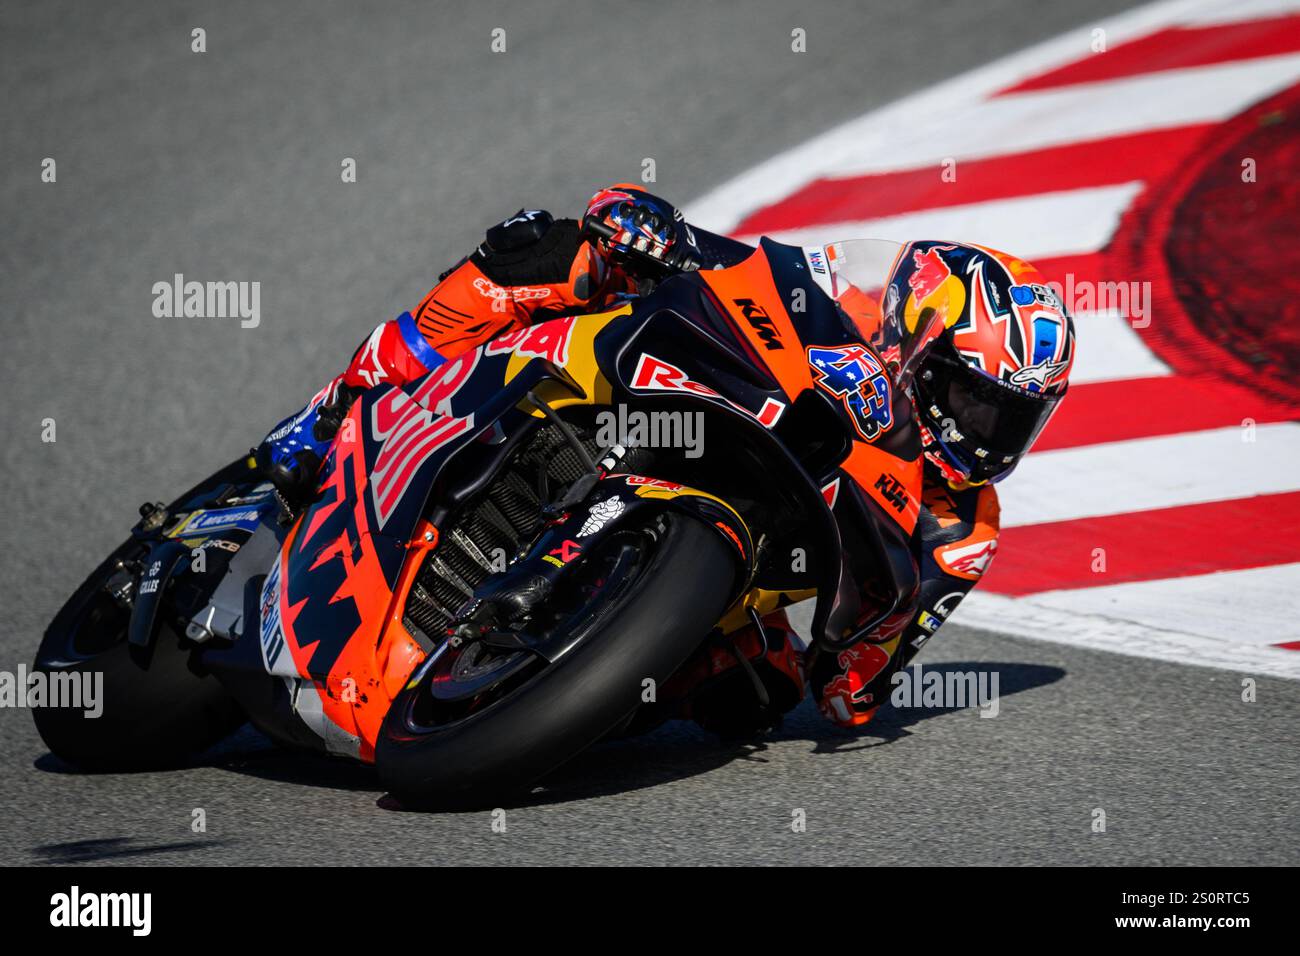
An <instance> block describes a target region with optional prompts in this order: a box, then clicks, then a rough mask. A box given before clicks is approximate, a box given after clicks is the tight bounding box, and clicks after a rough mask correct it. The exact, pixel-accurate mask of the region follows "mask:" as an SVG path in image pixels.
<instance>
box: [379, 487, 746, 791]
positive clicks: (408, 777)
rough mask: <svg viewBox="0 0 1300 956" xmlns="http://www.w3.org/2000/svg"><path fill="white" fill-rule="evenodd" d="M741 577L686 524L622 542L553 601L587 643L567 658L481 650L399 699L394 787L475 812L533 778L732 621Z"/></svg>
mask: <svg viewBox="0 0 1300 956" xmlns="http://www.w3.org/2000/svg"><path fill="white" fill-rule="evenodd" d="M735 573H736V572H735V561H734V559H733V557H732V555H731V554H730V553H728V550H727V546H726V545H725V544H724V543H723V541H722V539H721V537H720V536H719V535H718V534H717V532H715V531H714V530H713V529H711V528H709V527H707V526H706V525H705V524H704V523H702V522H701V521H699V520H697V519H695V518H692V517H689V516H687V515H683V514H678V513H673V512H669V513H665V514H664V515H662V516H661V518H660V519H659V521H658V523H657V524H656V525H652V526H648V527H639V528H633V529H631V530H624V531H620V532H619V533H617V534H615V535H612V536H610V537H609V538H608V539H606V540H604V541H602V542H601V545H600V546H599V548H598V549H596V551H595V552H594V553H592V554H588V555H586V556H584V558H583V565H582V566H581V567H580V568H577V569H575V571H574V572H573V574H572V575H569V576H566V577H567V583H566V586H565V588H564V591H563V593H561V594H557V595H555V596H553V598H552V599H549V600H548V604H547V614H548V618H547V621H546V630H547V631H548V633H549V634H550V635H551V636H555V635H567V636H570V637H572V638H574V639H576V644H575V645H574V646H573V647H572V649H571V650H569V651H568V652H567V653H566V654H565V655H564V656H562V657H561V658H560V659H559V660H558V661H556V662H555V663H553V664H548V663H546V662H545V661H543V660H541V659H540V658H538V657H537V656H535V655H533V654H532V653H530V652H528V651H520V650H511V649H509V648H503V647H500V646H499V645H497V646H489V645H485V644H484V643H482V642H480V641H470V642H467V643H465V644H464V645H462V646H460V647H446V648H445V649H442V651H441V653H440V654H438V657H437V659H436V660H434V661H433V662H432V663H431V664H429V665H428V666H426V667H425V668H424V670H423V672H419V678H418V680H416V681H414V682H413V683H412V685H411V686H408V687H407V688H406V689H405V690H403V691H402V693H401V694H399V695H398V697H397V699H396V700H395V701H394V702H393V706H392V708H391V709H390V710H389V712H388V716H387V717H386V718H385V720H384V725H383V728H382V730H381V731H380V736H379V741H378V744H377V747H376V765H377V766H378V769H379V772H380V775H381V777H382V779H383V781H384V783H385V785H386V786H387V787H388V788H389V789H390V790H391V791H392V792H393V794H394V795H395V796H397V797H398V799H400V800H402V801H403V802H405V803H408V804H430V803H438V804H462V803H475V802H479V801H483V800H487V799H492V798H495V797H499V796H501V795H502V793H503V792H509V791H511V790H517V789H519V788H522V787H524V786H526V785H528V784H530V783H533V782H534V781H536V780H537V779H538V778H539V777H541V776H542V775H543V774H545V773H547V772H549V771H550V770H553V769H554V768H555V767H556V766H558V765H559V764H561V763H563V762H564V761H566V760H568V759H569V758H571V757H573V756H575V755H576V754H578V753H579V752H580V751H582V750H583V749H585V748H586V747H587V746H589V745H590V744H592V743H594V742H595V741H597V740H598V739H600V738H601V737H602V736H604V735H605V734H606V733H607V732H608V731H609V730H610V729H611V728H613V727H615V726H617V725H619V724H620V723H621V722H622V721H624V720H625V719H626V718H627V717H628V716H629V715H630V714H631V713H632V712H633V711H634V710H635V709H636V708H637V707H638V706H639V704H640V703H641V701H642V694H643V692H644V690H645V688H646V687H647V686H648V685H647V684H646V681H647V680H652V681H654V682H655V685H656V686H657V685H658V684H660V683H662V682H663V681H664V680H666V679H667V678H668V677H669V676H670V675H671V674H672V673H673V671H674V670H676V668H677V667H678V666H679V665H680V664H681V663H682V661H683V660H685V658H686V657H687V656H688V655H689V654H690V653H691V652H692V651H693V650H695V648H696V647H698V646H699V644H700V643H701V641H703V640H704V638H705V637H706V636H707V635H708V633H709V631H710V630H712V628H713V626H714V625H715V624H716V623H717V621H718V619H719V618H720V617H721V615H722V612H723V611H724V610H725V604H726V601H727V598H728V595H729V593H730V591H731V588H732V585H733V583H734V575H735ZM435 653H437V652H435Z"/></svg>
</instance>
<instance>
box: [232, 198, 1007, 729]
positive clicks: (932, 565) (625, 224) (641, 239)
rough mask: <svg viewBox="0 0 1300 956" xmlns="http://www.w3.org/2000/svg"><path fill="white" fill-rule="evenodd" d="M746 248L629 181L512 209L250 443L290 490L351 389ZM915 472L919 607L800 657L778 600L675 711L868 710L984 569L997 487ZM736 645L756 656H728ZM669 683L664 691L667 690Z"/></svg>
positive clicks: (701, 671) (303, 478) (407, 373)
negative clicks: (581, 197)
mask: <svg viewBox="0 0 1300 956" xmlns="http://www.w3.org/2000/svg"><path fill="white" fill-rule="evenodd" d="M590 236H595V237H596V238H592V239H589V238H588V237H590ZM631 249H634V250H636V251H638V252H641V253H643V254H648V255H649V256H650V257H652V259H654V260H658V261H659V262H660V263H662V268H661V269H658V270H656V269H655V268H653V263H652V265H651V267H650V268H649V269H647V268H646V266H645V255H643V256H641V257H639V258H637V259H636V261H635V262H634V261H633V257H631V256H629V255H628V251H629V250H631ZM752 252H753V249H752V247H750V246H747V245H745V244H743V243H740V242H736V241H734V240H731V239H728V238H725V237H722V236H716V235H713V234H710V233H707V232H705V231H703V230H699V229H695V228H693V227H691V226H689V225H688V224H686V223H685V222H684V221H683V220H682V218H681V214H680V213H678V212H677V211H676V210H675V209H674V208H673V207H672V206H671V205H669V204H668V203H666V202H664V201H663V200H661V199H659V198H657V197H655V196H652V195H650V194H648V193H645V192H644V191H642V190H640V189H638V188H637V187H634V186H630V185H626V184H620V185H617V186H613V187H610V188H608V189H603V190H601V191H600V192H598V193H597V194H596V195H595V197H593V199H592V201H591V203H589V205H588V207H587V210H586V212H585V213H584V216H583V219H582V221H578V220H574V219H556V218H554V217H552V216H551V214H550V213H548V212H546V211H544V210H520V211H519V212H518V213H516V214H515V215H514V216H512V217H510V218H509V219H506V220H504V221H503V222H501V223H498V224H497V225H495V226H493V227H492V228H490V229H489V230H488V231H487V233H486V235H485V237H484V240H483V242H482V243H481V244H480V245H479V246H478V247H477V248H476V249H475V250H474V251H473V252H472V253H471V254H470V255H469V256H466V257H465V258H464V259H462V260H461V261H460V262H458V263H457V264H456V265H454V266H453V267H452V268H451V269H449V270H447V271H446V272H444V273H443V274H442V275H441V276H439V278H438V282H437V284H435V285H434V287H433V288H432V289H431V290H430V291H429V292H428V293H427V294H426V295H425V296H424V298H423V299H422V300H421V301H420V303H419V305H418V306H417V307H416V308H415V309H414V310H413V311H411V312H403V313H402V314H401V315H399V316H398V317H397V318H395V319H392V320H390V321H387V322H384V323H382V324H380V325H379V326H377V327H376V328H375V329H374V331H373V332H371V334H370V336H369V337H368V338H367V339H366V340H365V341H364V342H363V343H362V344H361V345H360V347H359V348H358V349H357V350H356V352H355V353H354V354H353V356H352V360H351V361H350V362H349V363H348V366H347V368H346V369H345V370H344V371H343V372H342V373H341V374H340V375H338V376H337V377H336V378H335V379H333V380H332V381H331V382H330V383H329V384H328V385H326V386H325V387H324V388H323V389H321V390H320V391H319V392H318V393H317V394H316V395H315V396H314V397H313V398H312V400H311V401H310V402H309V403H308V405H307V407H306V408H304V409H303V410H302V411H301V412H299V413H298V414H296V415H293V416H290V418H288V419H286V420H285V421H284V422H281V423H280V425H278V426H277V427H276V428H275V429H273V430H272V432H271V433H270V434H269V435H268V436H267V438H266V439H265V440H264V441H263V443H262V445H261V446H260V447H259V448H258V449H257V452H256V454H257V457H258V460H259V462H260V463H261V464H262V466H263V468H264V469H265V470H266V472H267V473H268V475H269V476H270V477H271V478H272V480H273V481H274V482H275V484H276V486H277V487H278V488H279V489H280V491H281V492H282V493H283V494H284V495H285V496H286V497H287V498H290V499H293V498H294V497H295V496H296V497H301V496H302V495H304V494H307V493H309V492H310V491H311V490H312V489H313V488H314V485H315V481H316V474H317V470H318V468H319V465H320V462H321V460H322V458H323V457H324V455H325V453H326V451H327V449H328V446H329V442H330V440H331V439H332V437H333V434H334V432H335V431H336V430H337V428H338V425H339V423H340V421H341V420H342V418H343V416H344V414H345V413H346V411H347V409H348V408H349V407H350V405H351V403H352V400H353V399H354V398H355V397H356V396H357V395H358V394H360V393H361V392H363V391H365V390H367V389H370V388H374V387H376V386H380V385H403V384H405V383H406V382H409V381H411V380H413V379H416V378H418V377H419V376H421V375H424V374H426V373H427V372H429V371H431V370H432V369H434V368H436V367H437V366H439V365H441V364H442V363H443V362H445V361H447V360H449V359H451V358H454V357H455V356H457V355H460V354H461V353H463V352H466V351H468V350H470V349H473V348H477V347H478V346H480V345H482V344H484V343H485V342H488V341H489V340H491V339H495V338H498V337H500V336H504V335H509V334H517V335H521V336H524V335H527V334H528V332H527V331H526V330H528V329H529V328H530V327H533V326H536V325H537V324H538V323H540V322H544V321H546V320H547V319H551V318H556V317H559V316H563V315H571V314H579V313H589V312H597V311H600V310H602V309H605V308H608V307H610V306H611V305H613V304H614V303H616V302H617V301H618V300H619V299H620V298H622V297H626V296H629V295H635V294H637V293H638V292H639V291H644V290H645V289H647V288H648V287H649V286H651V285H652V284H653V282H654V281H655V280H656V279H657V278H660V277H662V276H663V275H667V274H671V273H672V272H674V271H681V270H683V269H695V268H712V267H714V266H729V265H733V264H735V263H737V262H739V261H741V260H743V259H744V258H746V257H748V255H749V254H751V253H752ZM924 476H925V480H924V486H923V495H922V501H921V508H920V516H919V518H918V521H917V525H916V530H915V532H914V535H913V538H912V550H913V555H912V557H913V559H914V560H915V562H916V565H917V568H918V570H919V575H920V585H919V591H918V597H917V602H916V604H915V606H909V607H908V608H907V609H906V610H905V611H904V612H902V613H900V614H898V615H896V616H895V617H894V618H891V619H889V620H888V621H886V623H885V624H884V625H882V627H881V629H880V630H879V631H878V632H876V633H875V634H873V635H871V640H870V641H864V642H860V643H858V644H855V645H853V646H851V647H849V648H848V649H847V650H844V651H841V652H839V653H837V654H832V653H826V652H822V651H820V650H814V651H813V652H812V653H811V654H809V655H807V656H806V657H805V655H804V654H803V653H802V652H801V651H800V646H801V644H800V642H798V641H797V639H796V638H795V636H794V632H793V630H792V629H791V628H790V626H789V623H788V621H787V619H786V617H785V613H784V611H778V612H775V613H773V614H771V615H768V617H767V618H766V619H765V621H764V631H765V635H764V637H765V640H762V641H760V640H759V639H758V638H759V635H757V634H756V633H754V629H753V628H752V627H751V628H747V629H746V631H744V632H741V633H740V634H739V635H736V636H735V637H734V640H733V643H732V645H731V647H730V648H728V649H724V648H721V647H719V646H717V645H710V646H708V647H706V648H704V649H702V651H701V652H700V654H698V655H697V656H696V657H695V658H694V659H692V661H690V662H688V664H687V665H686V666H684V667H683V669H682V671H681V672H679V675H678V678H675V679H674V681H673V682H671V683H672V684H673V685H677V686H680V687H681V688H682V689H683V691H685V692H690V691H691V690H692V689H693V688H703V689H704V690H705V692H704V693H702V694H694V693H693V694H692V695H691V696H692V698H693V699H691V700H690V701H688V702H687V703H686V704H685V705H684V706H683V708H682V713H683V714H685V715H687V716H690V717H693V718H694V719H696V720H697V721H699V722H700V723H701V724H703V725H704V726H705V727H707V728H709V729H712V730H716V731H718V732H720V733H723V734H726V735H733V734H744V733H745V732H746V731H747V730H749V729H761V728H762V727H764V726H769V725H771V724H772V723H773V722H775V720H776V719H779V715H780V714H781V713H782V712H784V711H786V710H789V709H790V708H792V707H794V706H795V705H796V704H797V703H798V702H799V700H801V699H802V697H803V696H804V693H805V688H806V685H807V684H811V687H812V691H813V694H814V697H815V698H816V700H817V703H818V706H819V708H820V709H821V711H822V713H823V714H824V715H825V716H826V717H827V718H829V719H830V720H832V721H834V722H835V723H838V724H841V725H844V726H854V725H860V724H863V723H866V722H867V721H868V720H870V719H871V717H872V716H873V715H874V713H875V712H876V709H877V708H878V707H879V705H880V704H881V703H883V702H884V701H885V700H887V699H888V696H889V692H890V678H891V676H892V675H893V674H894V673H895V672H896V671H897V670H898V669H899V668H900V667H902V666H904V665H906V663H907V662H908V661H909V660H910V659H911V657H912V656H913V655H914V654H915V653H916V652H917V650H919V649H920V647H921V646H922V645H923V644H924V643H925V641H926V640H928V639H929V638H930V637H931V636H932V635H933V633H934V632H935V630H937V628H938V627H939V625H940V624H942V622H943V620H944V619H945V618H946V617H947V616H948V615H949V614H951V612H952V610H953V608H954V607H955V606H956V605H957V603H958V602H959V601H960V600H961V598H962V597H963V596H964V595H965V594H966V592H967V591H968V590H969V589H970V588H971V587H973V586H974V584H975V583H976V581H978V580H979V577H980V575H981V574H982V573H983V571H984V569H985V567H986V566H987V564H988V561H989V559H990V558H991V557H992V555H993V552H994V549H995V548H996V544H997V534H998V505H997V496H996V493H995V492H994V490H993V488H992V486H991V485H985V486H981V487H977V488H964V489H953V488H952V487H950V486H949V485H948V483H947V482H946V481H945V480H944V479H943V478H942V476H940V475H939V474H938V472H937V470H935V469H934V468H933V467H932V466H931V465H929V464H928V463H927V464H926V465H925V470H924ZM737 651H739V653H737ZM740 656H748V657H752V658H753V660H754V661H756V663H751V666H749V667H741V666H737V664H738V658H739V657H740ZM755 676H757V677H758V678H759V679H760V680H761V682H762V684H763V685H764V687H763V689H762V690H761V691H760V692H759V695H758V696H759V698H760V699H761V702H762V705H761V706H760V707H758V708H757V709H751V711H750V712H749V713H746V712H745V706H744V702H745V701H750V702H752V701H753V699H754V695H753V688H752V687H751V686H750V685H751V684H752V682H753V679H754V677H755ZM665 692H666V693H668V694H669V695H671V693H672V691H671V688H670V687H666V688H665Z"/></svg>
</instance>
